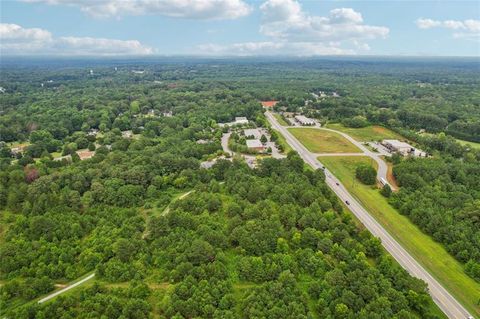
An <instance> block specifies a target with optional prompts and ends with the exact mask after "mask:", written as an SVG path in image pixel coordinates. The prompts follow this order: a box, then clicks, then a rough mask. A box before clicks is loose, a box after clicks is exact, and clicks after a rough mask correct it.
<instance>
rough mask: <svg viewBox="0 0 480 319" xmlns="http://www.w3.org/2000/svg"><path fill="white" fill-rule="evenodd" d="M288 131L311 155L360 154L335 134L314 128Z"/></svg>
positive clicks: (350, 144) (357, 149)
mask: <svg viewBox="0 0 480 319" xmlns="http://www.w3.org/2000/svg"><path fill="white" fill-rule="evenodd" d="M288 130H289V131H290V133H292V134H293V136H295V137H296V138H297V139H298V140H299V141H300V142H302V144H303V145H305V147H306V148H307V149H308V150H309V151H310V152H313V153H361V150H360V149H359V148H358V147H356V146H355V145H353V144H352V143H350V142H349V141H348V140H347V139H346V138H344V137H343V136H341V135H340V134H337V133H335V132H330V131H326V130H321V129H315V128H289V129H288Z"/></svg>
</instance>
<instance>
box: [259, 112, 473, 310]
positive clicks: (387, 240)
mask: <svg viewBox="0 0 480 319" xmlns="http://www.w3.org/2000/svg"><path fill="white" fill-rule="evenodd" d="M265 115H266V117H267V119H268V121H269V122H270V124H271V125H272V127H273V128H274V129H276V130H277V131H279V132H280V133H281V134H282V135H283V136H284V137H285V139H286V141H287V143H288V144H289V145H290V146H291V147H292V148H293V149H294V150H295V151H297V152H298V154H299V155H300V156H301V157H302V159H303V160H304V161H305V162H306V163H307V164H308V165H310V166H312V167H313V168H314V169H318V168H323V167H324V166H323V165H322V164H321V163H320V162H319V161H318V159H317V157H316V156H315V154H312V153H311V152H309V151H308V150H307V149H306V148H305V147H304V146H303V145H302V144H301V143H300V142H299V141H298V140H297V139H296V138H295V137H294V136H293V135H292V134H291V133H290V132H289V131H288V130H287V129H286V128H285V127H283V126H281V125H280V124H279V123H278V122H277V120H276V119H275V117H274V116H273V115H272V114H271V113H270V112H268V111H267V112H266V113H265ZM362 146H363V145H362ZM325 175H326V183H327V185H328V186H329V187H330V188H331V189H332V190H333V191H334V192H335V194H337V196H338V197H339V198H340V199H341V200H342V201H343V202H346V201H348V202H349V203H350V204H349V205H348V207H349V209H350V210H351V211H352V213H353V214H354V215H355V216H356V217H357V218H358V219H359V220H360V221H361V222H362V224H363V225H365V227H366V228H367V229H368V230H369V231H370V232H371V233H372V234H373V235H374V236H376V237H378V238H380V239H381V241H382V245H383V246H384V247H385V249H386V250H387V251H388V252H389V253H390V254H391V255H392V256H393V258H395V259H396V260H397V262H398V263H399V264H400V265H401V266H402V267H403V268H405V269H406V270H407V271H408V272H409V273H410V274H411V275H412V276H415V277H417V278H420V279H422V280H423V281H425V282H426V283H427V284H428V288H429V292H430V295H431V296H432V298H433V300H434V301H435V303H436V304H437V305H438V306H439V307H440V309H441V310H442V311H443V312H444V313H445V314H446V315H447V316H448V317H449V318H455V319H465V318H469V316H470V314H469V313H468V311H467V310H466V309H465V308H464V307H463V306H462V305H461V304H460V303H459V302H458V301H457V300H456V299H455V298H454V297H453V296H452V295H451V294H450V293H449V292H448V291H447V290H446V289H445V288H443V286H442V285H441V284H440V283H439V282H438V281H437V280H436V279H435V278H433V277H432V276H431V275H430V273H429V272H428V271H427V270H425V269H424V268H423V267H422V266H421V265H420V264H419V263H418V262H417V261H416V260H415V259H414V258H413V257H412V256H411V255H410V254H409V253H408V252H407V251H406V250H405V249H404V248H403V247H402V246H401V245H400V244H399V243H398V242H397V241H396V240H395V239H394V238H393V237H392V236H391V235H390V234H389V233H388V232H387V231H386V230H385V229H384V228H383V227H382V226H381V225H380V224H379V223H378V222H377V221H376V220H375V219H374V218H373V217H372V216H371V215H370V214H369V213H368V212H367V211H366V210H365V208H363V207H362V205H360V203H359V202H358V201H357V200H356V199H355V198H354V197H353V196H352V195H350V193H349V192H348V191H347V190H346V188H345V187H344V186H343V185H342V183H340V181H339V180H338V179H337V178H335V177H334V176H333V175H332V173H331V172H330V171H328V170H327V169H325ZM337 184H338V185H337Z"/></svg>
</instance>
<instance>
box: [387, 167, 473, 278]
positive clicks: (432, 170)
mask: <svg viewBox="0 0 480 319" xmlns="http://www.w3.org/2000/svg"><path fill="white" fill-rule="evenodd" d="M394 174H395V176H396V178H397V181H398V183H399V184H400V186H401V189H400V192H399V193H398V194H395V195H394V196H393V197H392V199H391V202H392V204H393V205H394V206H395V207H397V208H398V209H399V211H400V212H401V213H402V214H405V215H408V216H409V217H410V218H411V219H412V220H413V221H414V222H415V223H416V224H417V225H419V226H420V227H421V228H422V229H423V230H424V231H425V232H426V233H428V234H431V235H432V236H433V238H434V239H435V240H437V241H439V242H442V243H444V244H445V246H446V247H447V249H448V251H449V252H450V253H451V254H452V255H454V256H455V257H456V258H457V259H459V260H460V261H462V262H464V263H466V271H467V273H468V274H469V275H470V276H472V277H473V278H475V279H476V280H477V281H480V231H479V230H480V165H479V162H478V161H474V160H471V161H455V160H452V159H428V160H420V159H417V160H414V159H410V160H407V161H403V162H402V163H400V164H399V165H397V166H396V167H395V168H394Z"/></svg>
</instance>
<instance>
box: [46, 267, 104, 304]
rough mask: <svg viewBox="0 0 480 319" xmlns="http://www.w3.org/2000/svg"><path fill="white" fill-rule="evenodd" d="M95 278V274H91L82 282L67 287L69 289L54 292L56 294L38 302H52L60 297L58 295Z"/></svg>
mask: <svg viewBox="0 0 480 319" xmlns="http://www.w3.org/2000/svg"><path fill="white" fill-rule="evenodd" d="M93 277H95V273H93V274H91V275H89V276H87V277H85V278H83V279H82V280H79V281H77V282H75V283H73V284H71V285H70V286H67V287H65V288H63V289H61V290H59V291H56V292H54V293H52V294H50V295H48V296H46V297H44V298H42V299H40V300H39V301H38V303H44V302H45V301H48V300H50V299H52V298H55V297H56V296H58V295H60V294H63V293H64V292H67V291H68V290H70V289H72V288H75V287H77V286H79V285H81V284H83V283H84V282H85V281H87V280H90V279H92V278H93Z"/></svg>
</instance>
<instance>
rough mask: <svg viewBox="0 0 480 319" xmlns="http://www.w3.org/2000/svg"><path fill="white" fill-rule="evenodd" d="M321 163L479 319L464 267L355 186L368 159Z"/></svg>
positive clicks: (375, 194) (476, 293) (476, 290)
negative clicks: (357, 171) (359, 167)
mask: <svg viewBox="0 0 480 319" xmlns="http://www.w3.org/2000/svg"><path fill="white" fill-rule="evenodd" d="M320 160H321V162H322V163H323V164H324V165H325V166H326V167H327V168H328V169H329V170H330V171H331V172H332V173H333V174H334V175H335V176H336V177H338V178H339V179H340V180H341V181H342V183H343V184H344V185H345V187H346V188H347V189H348V191H349V192H350V193H351V194H352V195H353V196H355V197H356V198H357V199H358V200H359V201H360V202H361V203H362V205H363V206H364V207H365V208H366V209H367V210H368V211H369V212H370V213H371V214H372V216H374V217H375V219H376V220H377V221H378V222H380V224H382V225H383V227H384V228H385V229H386V230H387V231H388V232H389V233H390V234H391V235H392V236H393V237H394V238H395V239H396V240H397V241H398V242H400V243H401V244H402V246H403V247H405V248H406V249H407V250H408V251H409V252H410V254H412V255H413V256H414V257H415V259H416V260H417V261H419V262H420V263H421V264H422V265H423V266H424V267H425V268H426V269H428V271H429V272H430V274H432V275H433V276H434V277H435V278H437V279H438V280H439V281H440V282H441V283H442V285H443V286H444V287H445V288H446V289H447V290H448V291H450V292H451V293H452V294H453V295H454V296H455V297H456V298H457V300H459V301H460V302H461V303H462V304H463V305H464V306H465V307H466V308H467V309H468V310H469V311H470V312H471V313H472V314H473V315H475V316H477V317H480V305H478V300H479V298H480V284H478V283H476V282H475V281H474V280H473V279H471V278H470V277H468V276H467V275H466V274H465V273H464V271H463V266H462V265H461V264H460V263H459V262H458V261H456V260H455V259H454V258H453V257H452V256H451V255H450V254H449V253H448V252H447V251H446V250H445V248H444V247H443V246H442V245H441V244H439V243H437V242H435V241H434V240H433V239H432V238H431V237H430V236H428V235H426V234H424V233H423V232H422V231H421V230H420V229H419V228H418V227H417V226H415V225H414V224H413V223H412V222H410V220H409V219H408V218H407V217H406V216H403V215H400V214H399V213H398V212H397V211H396V210H395V209H394V208H393V207H392V206H390V205H389V204H388V202H387V200H386V199H385V198H384V197H383V196H382V195H380V193H379V191H378V190H377V189H375V188H372V187H371V186H366V185H363V184H361V183H360V182H353V180H354V176H355V167H356V165H357V164H358V163H360V162H363V161H367V162H369V161H370V159H369V158H367V157H321V158H320Z"/></svg>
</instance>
